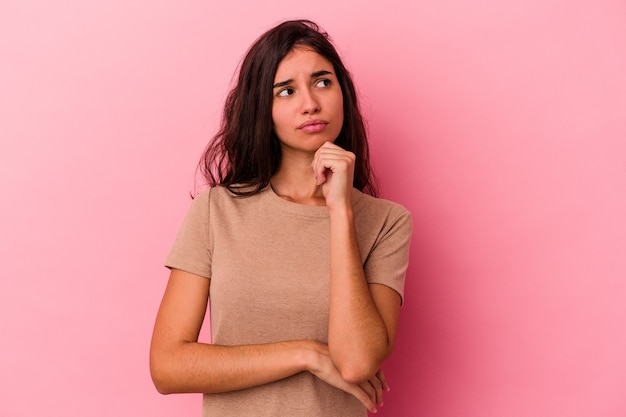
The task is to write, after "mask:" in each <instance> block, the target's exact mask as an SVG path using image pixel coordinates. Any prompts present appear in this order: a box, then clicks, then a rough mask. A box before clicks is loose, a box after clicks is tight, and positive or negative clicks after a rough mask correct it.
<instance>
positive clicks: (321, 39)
mask: <svg viewBox="0 0 626 417" xmlns="http://www.w3.org/2000/svg"><path fill="white" fill-rule="evenodd" d="M294 48H305V49H309V50H313V51H315V52H316V53H318V54H319V55H321V56H322V57H323V58H325V59H326V60H328V61H329V62H330V63H331V64H332V66H333V68H334V73H335V76H336V78H337V81H338V83H339V86H340V87H341V92H342V95H343V126H342V127H341V130H340V131H339V134H338V136H337V138H336V139H335V141H334V142H335V144H337V145H339V146H341V147H342V148H344V149H346V150H349V151H351V152H353V153H354V154H355V155H356V157H357V160H356V165H355V175H354V186H355V187H356V188H358V189H360V190H363V191H365V192H369V193H371V194H375V189H374V186H373V184H372V178H371V173H370V166H369V154H368V146H367V136H366V132H365V127H364V124H363V119H362V117H361V113H360V110H359V106H358V99H357V95H356V91H355V88H354V84H353V82H352V79H351V77H350V74H349V72H348V71H347V70H346V68H345V66H344V65H343V63H342V62H341V59H340V58H339V55H338V54H337V51H336V50H335V48H334V47H333V45H332V44H331V42H330V40H329V37H328V35H327V34H326V33H325V32H323V31H322V30H321V29H320V28H319V27H318V26H317V25H316V24H315V23H313V22H311V21H308V20H295V21H287V22H284V23H281V24H280V25H278V26H276V27H274V28H273V29H270V30H269V31H267V32H266V33H265V34H263V35H262V36H261V37H259V38H258V39H257V41H256V42H255V43H254V44H253V45H252V46H251V47H250V49H249V50H248V53H247V55H246V56H245V58H244V60H243V62H242V63H241V67H240V69H239V74H238V78H237V84H236V85H235V87H234V88H233V89H232V90H231V92H230V93H229V95H228V97H227V99H226V105H225V108H224V114H223V117H222V124H221V128H220V131H219V132H218V134H217V135H216V136H215V137H214V138H213V140H212V141H211V143H210V144H209V146H208V147H207V150H206V151H205V153H204V155H203V158H202V160H201V163H200V169H201V171H202V174H203V175H204V177H205V178H206V180H207V181H208V183H209V185H217V184H223V185H225V186H227V187H229V188H230V189H231V190H233V191H235V192H237V189H236V188H237V186H238V185H243V186H246V189H247V190H250V187H249V186H252V193H254V192H257V191H259V190H260V189H262V188H264V187H266V186H267V185H268V184H269V180H270V178H271V176H272V175H273V174H274V173H275V172H276V170H277V169H278V166H279V164H280V160H281V147H280V142H279V140H278V137H277V136H276V133H275V131H274V127H273V123H272V103H273V98H274V91H273V85H274V78H275V75H276V70H277V68H278V65H279V64H280V63H281V61H282V60H283V59H284V58H285V57H286V56H287V55H288V54H289V53H290V52H291V51H292V50H294ZM247 193H248V192H246V194H247Z"/></svg>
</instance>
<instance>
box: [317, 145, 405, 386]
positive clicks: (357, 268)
mask: <svg viewBox="0 0 626 417" xmlns="http://www.w3.org/2000/svg"><path fill="white" fill-rule="evenodd" d="M313 171H314V173H315V176H316V179H317V181H318V184H321V185H322V189H323V191H324V196H325V198H326V205H327V206H328V210H329V214H330V275H331V278H330V310H329V325H328V348H329V351H330V356H331V359H332V360H333V362H334V364H335V366H336V367H337V369H338V370H339V371H340V373H341V376H342V377H343V378H344V379H345V380H346V381H348V382H352V383H362V382H365V381H368V380H370V379H371V378H372V377H373V376H374V375H375V374H376V372H377V371H378V370H379V369H380V366H381V364H382V363H383V361H384V360H385V359H386V358H387V357H388V356H389V354H390V353H391V351H392V349H393V345H394V341H395V337H396V327H397V324H398V316H399V311H400V303H401V300H400V296H399V295H398V293H397V292H395V291H394V290H392V289H391V288H389V287H387V286H384V285H378V284H368V283H367V281H366V279H365V272H364V270H363V266H362V260H361V255H360V252H359V247H358V242H357V238H356V230H355V224H354V213H353V210H352V200H351V195H352V179H353V172H354V154H352V153H351V152H347V151H345V150H343V149H341V148H339V147H338V146H336V145H334V144H330V143H326V144H325V145H323V146H322V147H321V148H320V149H319V150H318V151H317V153H316V157H315V159H314V162H313Z"/></svg>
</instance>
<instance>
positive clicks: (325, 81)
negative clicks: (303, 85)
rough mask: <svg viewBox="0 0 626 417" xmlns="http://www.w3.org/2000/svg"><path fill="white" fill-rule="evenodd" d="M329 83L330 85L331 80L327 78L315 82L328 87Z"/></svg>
mask: <svg viewBox="0 0 626 417" xmlns="http://www.w3.org/2000/svg"><path fill="white" fill-rule="evenodd" d="M329 85H330V80H329V79H327V78H324V79H322V80H319V81H318V82H316V83H315V86H316V87H320V88H324V87H328V86H329Z"/></svg>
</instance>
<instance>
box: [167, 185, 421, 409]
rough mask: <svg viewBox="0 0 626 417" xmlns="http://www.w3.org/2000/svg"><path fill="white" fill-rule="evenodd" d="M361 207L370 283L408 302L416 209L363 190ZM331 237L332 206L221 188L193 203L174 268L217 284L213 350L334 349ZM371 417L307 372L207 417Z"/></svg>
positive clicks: (235, 395) (358, 221)
mask: <svg viewBox="0 0 626 417" xmlns="http://www.w3.org/2000/svg"><path fill="white" fill-rule="evenodd" d="M353 210H354V219H355V225H356V234H357V240H358V244H359V249H360V252H361V259H362V260H363V268H364V271H365V276H366V279H367V281H368V282H369V283H376V284H382V285H386V286H388V287H390V288H392V289H393V290H395V291H397V292H398V294H400V296H401V297H403V296H404V293H403V290H404V278H405V272H406V268H407V265H408V252H409V243H410V239H411V216H410V214H409V212H408V211H407V210H406V209H404V208H403V207H402V206H400V205H398V204H395V203H392V202H390V201H387V200H383V199H377V198H373V197H371V196H369V195H366V194H363V193H361V192H360V191H358V190H356V189H354V190H353ZM329 232H330V230H329V216H328V209H327V208H326V207H324V206H309V205H303V204H297V203H293V202H290V201H287V200H284V199H283V198H281V197H279V196H278V195H276V194H275V193H274V191H273V190H272V189H271V187H267V188H265V189H264V190H262V191H261V192H260V193H259V194H257V195H255V196H252V197H235V196H233V195H232V194H231V193H230V192H229V191H228V190H227V189H226V188H225V187H221V186H218V187H215V188H212V189H209V190H206V191H204V192H202V193H201V194H199V195H198V196H197V197H196V198H195V199H194V200H193V202H192V204H191V207H190V209H189V212H188V213H187V216H186V218H185V220H184V222H183V224H182V226H181V229H180V231H179V234H178V236H177V238H176V241H175V243H174V246H173V248H172V251H171V252H170V254H169V256H168V257H167V260H166V266H167V267H169V268H177V269H182V270H185V271H187V272H191V273H194V274H197V275H200V276H203V277H206V278H210V279H211V288H210V300H211V301H210V317H211V335H212V343H215V344H219V345H243V344H261V343H272V342H278V341H285V340H300V339H312V340H317V341H319V342H322V343H327V342H328V301H329V279H330V272H329V270H330V265H329V260H330V258H329V250H330V249H329V243H330V236H329ZM366 415H367V414H366V410H365V407H363V405H362V404H361V403H360V402H359V401H358V400H356V399H355V398H354V397H353V396H352V395H350V394H347V393H345V392H343V391H341V390H339V389H336V388H334V387H332V386H330V385H328V384H326V383H325V382H323V381H321V380H319V379H318V378H316V377H315V376H313V375H312V374H310V373H308V372H301V373H299V374H297V375H294V376H291V377H289V378H285V379H283V380H280V381H277V382H273V383H269V384H265V385H262V386H258V387H254V388H249V389H245V390H240V391H234V392H229V393H222V394H204V399H203V416H204V417H213V416H219V417H230V416H232V417H235V416H238V417H248V416H255V417H262V416H268V417H269V416H273V417H274V416H298V417H309V416H310V417H322V416H324V417H329V416H341V417H352V416H360V417H363V416H366Z"/></svg>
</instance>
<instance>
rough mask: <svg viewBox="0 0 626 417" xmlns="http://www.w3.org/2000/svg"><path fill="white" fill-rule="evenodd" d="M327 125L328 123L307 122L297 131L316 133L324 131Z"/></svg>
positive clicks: (320, 121) (318, 121) (321, 121)
mask: <svg viewBox="0 0 626 417" xmlns="http://www.w3.org/2000/svg"><path fill="white" fill-rule="evenodd" d="M327 124H328V122H325V121H323V120H307V121H306V122H304V123H302V124H301V125H300V126H298V129H300V130H302V131H303V132H306V133H317V132H321V131H322V130H324V128H325V127H326V125H327Z"/></svg>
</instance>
